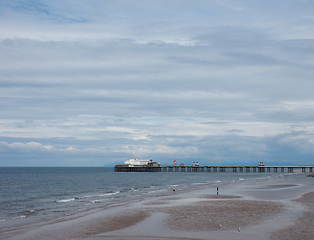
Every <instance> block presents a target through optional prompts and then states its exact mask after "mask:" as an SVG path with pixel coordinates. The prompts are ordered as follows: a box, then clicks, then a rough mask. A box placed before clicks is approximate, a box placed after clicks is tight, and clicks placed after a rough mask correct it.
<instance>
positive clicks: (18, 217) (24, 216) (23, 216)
mask: <svg viewBox="0 0 314 240" xmlns="http://www.w3.org/2000/svg"><path fill="white" fill-rule="evenodd" d="M20 218H26V215H21V216H17V217H15V218H13V219H20Z"/></svg>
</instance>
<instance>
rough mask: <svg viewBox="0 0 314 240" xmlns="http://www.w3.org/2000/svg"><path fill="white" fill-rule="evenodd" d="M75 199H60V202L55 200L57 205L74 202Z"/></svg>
mask: <svg viewBox="0 0 314 240" xmlns="http://www.w3.org/2000/svg"><path fill="white" fill-rule="evenodd" d="M74 200H75V198H70V199H62V200H57V202H59V203H65V202H71V201H74Z"/></svg>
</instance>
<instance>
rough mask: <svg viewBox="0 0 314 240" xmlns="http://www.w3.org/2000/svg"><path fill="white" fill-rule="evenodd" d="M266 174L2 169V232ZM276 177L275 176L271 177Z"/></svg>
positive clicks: (0, 220) (87, 169) (0, 209)
mask: <svg viewBox="0 0 314 240" xmlns="http://www.w3.org/2000/svg"><path fill="white" fill-rule="evenodd" d="M272 175H273V174H270V173H269V174H268V173H263V174H260V173H231V172H230V173H228V172H225V173H219V172H218V173H213V172H211V173H208V172H204V173H200V172H199V173H188V172H186V173H180V172H173V173H167V172H165V173H164V172H160V173H120V172H119V173H117V172H114V171H113V168H104V167H99V168H97V167H93V168H83V167H81V168H79V167H76V168H71V167H68V168H52V167H51V168H50V167H49V168H48V167H47V168H40V167H38V168H30V167H29V168H26V167H25V168H10V167H2V168H0V227H1V230H4V229H6V228H8V227H12V226H20V225H23V224H26V223H30V222H36V221H42V220H47V219H50V218H55V217H61V216H64V215H70V214H73V213H74V212H76V211H78V210H84V209H89V208H95V207H103V206H106V205H110V204H117V203H120V202H123V201H130V200H132V199H135V198H138V197H145V196H151V195H153V194H156V193H162V192H169V191H172V189H173V187H174V186H176V189H177V191H179V190H181V189H182V190H183V189H189V188H195V187H198V186H202V185H206V186H208V185H211V184H212V185H217V183H224V182H226V183H227V182H230V181H243V180H245V179H249V178H261V177H262V178H267V177H271V176H272ZM275 175H276V176H278V174H275Z"/></svg>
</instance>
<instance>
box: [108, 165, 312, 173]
mask: <svg viewBox="0 0 314 240" xmlns="http://www.w3.org/2000/svg"><path fill="white" fill-rule="evenodd" d="M313 168H314V166H196V167H194V166H160V167H150V166H125V165H123V164H121V165H116V166H115V167H114V171H115V172H226V171H228V172H230V171H232V172H260V173H263V172H288V173H292V172H294V170H300V171H302V172H313Z"/></svg>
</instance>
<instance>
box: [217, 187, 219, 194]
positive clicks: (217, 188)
mask: <svg viewBox="0 0 314 240" xmlns="http://www.w3.org/2000/svg"><path fill="white" fill-rule="evenodd" d="M218 193H219V189H218V187H217V196H218Z"/></svg>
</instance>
